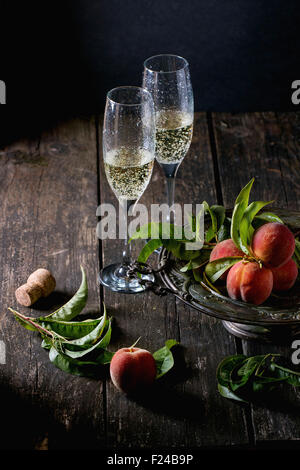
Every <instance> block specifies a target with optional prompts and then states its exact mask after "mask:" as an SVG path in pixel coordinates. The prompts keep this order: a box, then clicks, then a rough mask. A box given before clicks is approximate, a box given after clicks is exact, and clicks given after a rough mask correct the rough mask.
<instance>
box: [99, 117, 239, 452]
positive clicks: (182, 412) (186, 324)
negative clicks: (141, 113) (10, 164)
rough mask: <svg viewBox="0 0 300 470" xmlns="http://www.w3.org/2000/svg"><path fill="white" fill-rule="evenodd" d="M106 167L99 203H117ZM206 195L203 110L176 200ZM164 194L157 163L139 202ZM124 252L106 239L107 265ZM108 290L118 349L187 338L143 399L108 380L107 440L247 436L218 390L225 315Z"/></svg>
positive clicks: (185, 442)
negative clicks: (174, 365) (203, 313)
mask: <svg viewBox="0 0 300 470" xmlns="http://www.w3.org/2000/svg"><path fill="white" fill-rule="evenodd" d="M100 135H101V131H100ZM99 147H101V145H99ZM100 168H101V176H100V178H101V179H100V188H101V202H111V203H113V204H115V205H116V204H117V202H116V199H115V197H114V195H113V194H112V192H111V190H110V189H109V187H108V184H107V181H106V178H105V174H104V170H103V164H102V162H101V167H100ZM204 198H205V199H207V200H208V201H210V202H215V201H216V192H215V182H214V175H213V166H212V158H211V153H210V145H209V139H208V131H207V124H206V116H205V114H204V113H200V114H197V115H196V125H195V134H194V138H193V144H192V147H191V150H190V152H189V154H188V156H187V157H186V159H185V160H184V162H183V163H182V165H181V168H180V170H179V172H178V177H177V189H176V198H175V199H176V202H182V203H183V202H186V203H195V202H199V203H200V202H202V200H203V199H204ZM165 201H166V194H165V191H164V181H163V177H162V173H161V172H160V170H159V168H158V167H156V168H155V171H154V174H153V177H152V180H151V183H150V185H149V187H148V189H147V190H146V192H145V194H144V196H143V198H142V199H141V202H144V203H145V204H146V205H147V207H150V204H151V203H162V202H165ZM120 259H121V242H119V241H118V240H116V241H113V240H107V241H104V242H103V264H104V265H106V264H108V263H111V262H113V261H117V260H120ZM103 295H104V299H105V303H106V305H107V306H108V308H109V310H110V311H111V312H112V313H113V314H114V315H115V319H116V325H117V327H118V332H119V334H118V335H117V334H114V338H113V343H112V347H114V349H115V350H116V349H118V348H119V347H124V346H129V345H131V344H132V343H133V342H134V341H135V340H136V339H137V338H138V337H139V336H142V339H141V340H140V346H141V347H144V348H147V349H149V350H150V351H152V352H153V351H155V350H156V349H158V348H159V347H161V346H162V345H163V343H164V341H165V339H167V338H176V339H177V340H180V342H181V344H182V348H181V349H179V350H178V351H177V354H176V355H177V370H176V371H173V373H171V374H170V375H169V377H165V378H164V379H163V380H162V381H161V383H160V384H157V387H156V388H155V389H154V390H151V392H150V394H149V395H147V396H144V397H142V398H141V399H140V400H138V401H132V400H129V399H128V398H126V397H125V396H124V395H121V394H120V393H119V392H118V391H117V390H116V389H114V387H113V385H112V384H111V383H110V382H108V383H107V432H108V445H109V446H110V447H115V446H118V447H123V448H126V447H146V448H147V447H154V448H155V447H164V446H165V447H166V446H167V447H168V446H174V447H184V446H185V447H189V446H209V445H215V446H216V445H225V444H245V443H248V436H247V431H246V425H245V416H244V412H243V410H242V409H240V408H237V407H235V406H234V405H232V404H231V403H229V402H226V401H225V400H223V399H222V398H221V397H220V396H219V395H218V392H217V390H216V382H215V372H216V368H217V364H218V362H219V360H221V359H222V357H223V356H225V355H227V354H234V353H235V351H236V349H235V342H234V340H233V339H232V338H231V337H230V336H228V335H227V333H226V332H225V331H224V329H223V327H222V325H221V324H220V322H217V321H215V320H214V319H211V318H208V317H202V316H201V315H200V314H199V313H198V312H196V311H195V310H191V309H189V308H187V307H185V306H184V305H183V304H182V303H181V302H180V301H176V300H175V299H174V298H173V297H172V296H167V297H164V298H157V297H155V296H154V294H152V293H143V294H139V295H136V296H126V295H122V294H115V293H112V292H110V291H109V290H106V289H104V293H103ZM183 356H184V360H183ZM184 361H185V364H184Z"/></svg>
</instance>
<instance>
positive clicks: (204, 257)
mask: <svg viewBox="0 0 300 470" xmlns="http://www.w3.org/2000/svg"><path fill="white" fill-rule="evenodd" d="M209 256H210V251H209V250H203V251H201V253H200V255H199V256H197V258H194V259H191V260H189V262H188V263H187V264H186V265H185V266H183V267H182V268H181V269H180V271H181V272H182V273H185V272H187V271H189V270H191V269H197V268H200V267H201V266H203V265H204V264H206V263H207V261H208V260H209Z"/></svg>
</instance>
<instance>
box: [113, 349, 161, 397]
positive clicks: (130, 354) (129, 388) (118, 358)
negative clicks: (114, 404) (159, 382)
mask: <svg viewBox="0 0 300 470" xmlns="http://www.w3.org/2000/svg"><path fill="white" fill-rule="evenodd" d="M110 376H111V380H112V382H113V384H114V385H115V386H116V387H117V388H118V389H119V390H121V391H122V392H124V393H132V392H134V391H136V390H138V389H140V388H144V387H147V386H150V385H152V384H153V382H154V380H155V377H156V364H155V360H154V358H153V356H152V354H151V353H150V352H149V351H146V349H140V348H122V349H119V350H118V351H117V352H116V353H115V354H114V355H113V358H112V360H111V363H110Z"/></svg>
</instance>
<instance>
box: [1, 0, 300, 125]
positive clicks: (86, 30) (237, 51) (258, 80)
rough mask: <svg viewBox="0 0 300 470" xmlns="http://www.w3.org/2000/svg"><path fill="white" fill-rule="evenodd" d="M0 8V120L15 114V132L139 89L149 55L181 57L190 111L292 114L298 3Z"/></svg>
mask: <svg viewBox="0 0 300 470" xmlns="http://www.w3.org/2000/svg"><path fill="white" fill-rule="evenodd" d="M0 6H1V36H2V37H1V69H0V70H1V75H0V79H2V80H5V81H6V84H7V105H6V107H5V110H4V109H3V107H2V108H1V111H2V112H1V114H2V115H3V113H5V115H6V118H7V120H8V122H11V120H12V115H14V118H13V119H14V125H15V126H17V125H18V123H19V125H20V126H21V127H22V126H24V121H26V122H27V121H28V120H30V122H31V121H32V120H35V121H37V122H42V121H43V120H45V119H46V120H47V119H48V118H49V119H50V118H51V116H53V115H57V114H59V113H60V114H64V113H74V112H75V113H76V112H79V111H80V112H95V111H99V112H102V111H103V107H104V103H105V94H106V92H107V90H109V89H110V88H113V87H115V86H118V85H126V84H136V85H140V84H141V80H142V64H143V60H144V59H145V58H147V57H149V56H151V55H153V54H157V53H175V54H179V55H182V56H184V57H185V58H187V59H188V61H189V63H190V68H191V76H192V82H193V87H194V93H195V109H196V110H197V111H200V110H211V111H224V110H226V111H251V110H289V109H293V110H295V108H296V106H295V105H293V104H292V103H291V82H292V81H293V80H296V79H300V60H299V50H300V48H299V46H300V31H299V24H300V23H299V20H300V2H299V0H198V1H197V0H73V1H69V0H61V1H60V2H58V1H55V0H52V1H50V0H43V1H39V2H33V1H18V2H17V1H13V0H10V1H8V0H7V1H3V0H2V1H0ZM16 110H17V111H18V117H17V118H16V116H15V111H16ZM29 115H30V116H31V117H30V119H29ZM19 121H20V122H19Z"/></svg>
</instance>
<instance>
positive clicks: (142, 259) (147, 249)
mask: <svg viewBox="0 0 300 470" xmlns="http://www.w3.org/2000/svg"><path fill="white" fill-rule="evenodd" d="M161 246H163V242H162V240H160V238H157V239H155V238H153V239H152V240H149V241H148V243H146V245H144V247H143V248H142V250H141V252H140V254H139V256H138V259H137V260H138V262H139V263H146V261H147V259H148V258H149V256H150V255H151V254H152V253H153V252H154V251H155V250H157V249H158V248H160V247H161Z"/></svg>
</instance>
